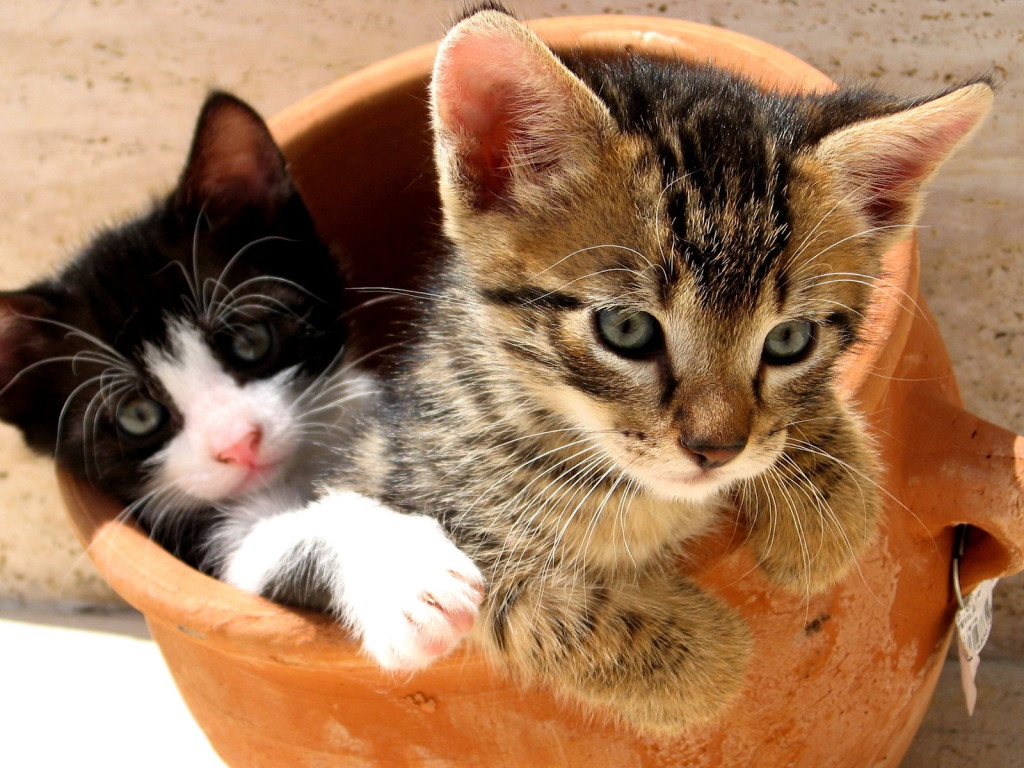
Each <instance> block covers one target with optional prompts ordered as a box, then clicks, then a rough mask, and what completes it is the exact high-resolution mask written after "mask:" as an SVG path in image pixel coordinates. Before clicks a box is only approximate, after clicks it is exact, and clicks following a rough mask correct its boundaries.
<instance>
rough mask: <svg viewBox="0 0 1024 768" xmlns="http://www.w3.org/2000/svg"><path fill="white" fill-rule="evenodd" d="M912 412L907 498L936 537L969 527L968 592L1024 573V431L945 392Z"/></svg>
mask: <svg viewBox="0 0 1024 768" xmlns="http://www.w3.org/2000/svg"><path fill="white" fill-rule="evenodd" d="M927 400H928V401H927V402H920V403H919V404H918V407H917V408H914V409H913V413H914V415H915V416H916V419H915V423H914V424H913V429H912V430H908V431H907V432H906V434H911V435H913V436H914V438H913V441H914V445H913V446H910V447H909V450H908V451H907V459H906V462H907V463H906V466H905V470H906V474H905V475H904V477H905V478H906V481H905V485H904V494H903V501H904V502H905V503H906V504H907V506H909V507H910V509H912V510H913V511H914V514H916V515H918V516H919V517H921V518H922V520H924V521H925V522H926V523H927V524H928V526H929V528H930V529H932V533H933V535H936V536H938V535H939V534H940V533H941V532H942V531H943V530H945V529H948V528H951V527H955V526H958V525H967V526H970V527H971V529H969V532H968V536H967V546H966V549H965V551H964V556H963V559H962V561H961V563H960V583H961V585H962V587H963V590H964V592H965V593H966V592H969V591H970V590H972V589H974V587H976V586H977V585H978V584H979V583H980V582H982V581H984V580H985V579H991V578H1003V577H1006V576H1012V575H1013V574H1015V573H1019V572H1020V571H1022V570H1024V436H1021V435H1016V434H1014V433H1013V432H1011V431H1009V430H1007V429H1003V428H1002V427H998V426H996V425H995V424H991V423H989V422H987V421H985V420H984V419H980V418H978V417H977V416H975V415H973V414H971V413H968V412H967V411H965V410H964V409H963V408H961V407H960V406H958V405H956V404H955V403H952V402H950V401H949V400H948V399H943V398H941V397H935V396H927Z"/></svg>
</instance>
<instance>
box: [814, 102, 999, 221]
mask: <svg viewBox="0 0 1024 768" xmlns="http://www.w3.org/2000/svg"><path fill="white" fill-rule="evenodd" d="M991 104H992V89H991V88H990V87H989V86H988V85H987V84H986V83H983V82H980V83H974V84H972V85H967V86H964V87H962V88H958V89H957V90H955V91H952V92H950V93H946V94H944V95H941V96H939V97H937V98H934V99H931V100H928V101H925V102H923V103H920V104H918V105H916V106H913V107H910V108H909V109H905V110H903V111H900V112H895V113H893V114H889V115H885V116H884V117H877V118H874V119H871V120H864V121H862V122H858V123H854V124H853V125H851V126H848V127H846V128H842V129H840V130H838V131H836V132H835V133H832V134H830V135H828V136H826V137H825V138H824V139H823V140H822V141H821V142H820V143H819V144H818V146H817V147H816V148H815V154H816V156H817V157H818V159H819V160H821V161H822V163H823V164H824V165H825V167H826V168H829V169H830V170H831V171H832V172H833V173H834V174H835V175H836V177H837V179H838V181H839V183H840V185H841V186H842V187H843V188H844V189H845V192H846V194H847V195H848V196H849V199H851V200H852V201H853V202H854V204H855V205H856V206H857V207H858V208H859V209H860V211H861V213H862V214H863V216H864V217H865V218H866V219H867V221H868V223H869V224H870V225H871V226H872V228H874V229H875V230H876V231H880V232H881V231H883V230H884V232H882V234H889V235H891V236H892V238H895V237H899V236H900V235H901V234H902V233H901V230H902V229H903V228H904V227H906V226H911V225H913V224H914V223H915V222H916V221H917V216H918V213H919V211H920V208H921V202H922V198H923V188H924V186H925V184H926V183H927V182H928V180H929V179H930V178H931V177H932V176H933V175H934V174H935V172H936V171H937V170H938V168H939V166H940V165H942V163H944V162H945V161H946V160H947V159H948V158H949V156H950V155H952V154H953V152H954V151H956V149H957V147H959V146H960V145H961V144H962V143H963V142H964V141H966V140H967V139H968V137H970V135H971V133H973V132H974V130H975V129H976V128H977V127H978V125H979V124H980V123H981V121H982V120H983V119H984V117H985V115H986V114H987V113H988V111H989V108H990V106H991ZM884 239H891V238H884Z"/></svg>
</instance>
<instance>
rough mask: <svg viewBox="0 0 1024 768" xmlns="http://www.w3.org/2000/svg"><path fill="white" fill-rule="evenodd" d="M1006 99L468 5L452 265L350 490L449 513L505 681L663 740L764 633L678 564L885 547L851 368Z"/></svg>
mask: <svg viewBox="0 0 1024 768" xmlns="http://www.w3.org/2000/svg"><path fill="white" fill-rule="evenodd" d="M990 97H991V94H990V88H989V87H988V86H987V85H986V84H984V83H980V82H979V83H973V84H971V85H967V86H965V87H963V88H959V89H956V90H952V91H950V92H948V93H945V94H941V95H939V96H936V97H930V98H922V99H916V100H901V99H896V98H892V97H888V96H883V95H880V94H877V93H872V92H863V91H838V92H835V93H829V94H817V95H811V96H795V95H785V94H773V93H766V92H763V91H762V90H760V89H759V88H758V87H757V86H755V85H753V84H751V83H749V82H746V81H744V80H742V79H740V78H738V77H736V76H733V75H730V74H726V73H723V72H720V71H718V70H716V69H713V68H711V67H706V66H692V65H689V64H685V63H679V62H674V61H662V60H655V59H651V58H646V57H644V56H640V55H624V56H622V57H613V58H601V59H597V58H589V57H587V56H585V55H582V54H579V55H570V56H567V57H564V58H559V57H557V56H555V55H554V54H553V53H552V52H551V51H550V50H549V49H548V48H547V47H546V46H545V45H544V44H543V43H542V42H541V41H540V40H539V39H538V38H537V37H536V36H535V35H534V34H533V33H532V32H530V31H529V30H528V29H527V28H526V27H525V26H523V25H521V24H520V23H518V22H517V21H515V20H514V19H513V18H512V17H511V16H509V15H507V14H505V13H503V12H501V11H500V10H498V9H496V8H488V9H484V10H481V11H479V12H477V13H475V14H474V15H471V16H470V17H469V18H467V19H465V20H463V21H462V22H461V23H459V24H458V25H457V26H455V27H454V28H453V29H452V30H451V32H450V33H449V34H448V35H447V37H446V38H445V39H444V41H443V42H442V44H441V46H440V50H439V53H438V56H437V60H436V64H435V68H434V73H433V81H432V85H431V109H432V115H433V126H434V133H435V153H436V159H437V167H438V170H439V174H440V189H441V197H442V203H443V214H444V225H445V232H446V234H447V236H448V238H450V241H451V245H452V247H451V250H450V253H449V254H448V257H447V260H446V262H445V263H444V264H443V266H442V268H441V269H439V271H438V275H437V279H436V284H435V285H434V287H433V293H432V294H428V296H430V298H431V300H430V301H429V302H425V303H428V304H429V306H428V307H425V308H424V312H425V318H424V320H423V322H422V324H421V328H422V337H421V338H420V339H419V340H418V341H417V343H416V346H415V347H414V348H413V350H412V351H411V352H410V354H409V355H408V358H407V359H406V360H405V362H404V368H403V369H402V370H401V371H399V372H398V373H397V374H396V376H395V377H394V378H393V379H392V380H390V381H388V382H384V386H385V387H386V388H387V393H386V395H385V396H384V398H383V401H384V407H383V408H382V409H381V410H379V411H376V412H375V413H373V414H370V415H369V417H370V418H371V419H373V420H375V421H376V423H375V424H374V425H371V426H372V428H370V429H368V430H367V432H366V436H365V439H364V440H363V441H362V443H361V444H360V445H358V446H357V447H356V449H355V450H354V451H353V456H352V461H351V466H350V467H348V469H347V470H346V471H345V472H343V474H342V477H341V479H340V481H341V483H342V484H347V485H350V486H352V487H355V488H358V489H359V490H361V491H363V492H364V493H366V494H368V495H370V496H373V497H375V498H378V499H380V500H381V501H383V502H385V503H387V504H389V505H392V506H394V507H395V508H398V509H403V510H405V511H408V512H412V513H429V514H434V515H436V516H437V517H438V518H439V519H440V520H442V522H443V524H444V526H445V527H446V528H447V530H448V531H449V532H450V534H451V536H452V537H453V539H454V540H455V541H456V542H457V543H458V544H459V545H460V546H461V547H462V548H463V549H464V550H465V551H466V552H467V553H469V554H470V555H471V556H472V558H473V560H474V561H475V562H476V563H477V565H479V566H480V568H481V569H482V570H483V572H484V575H485V577H486V580H487V583H488V594H487V597H486V599H485V601H484V604H483V607H482V614H481V621H480V622H478V625H477V629H476V630H475V633H474V637H475V640H476V641H478V643H479V644H480V645H481V646H482V647H483V648H484V649H485V650H486V651H487V652H488V653H489V654H490V655H491V656H492V658H493V659H494V660H495V661H496V662H497V663H498V664H499V665H501V666H502V667H503V668H505V669H507V670H509V671H510V672H512V673H513V674H514V675H515V676H517V677H518V678H519V679H523V680H526V681H537V682H542V683H545V684H548V685H551V686H552V687H553V688H554V689H555V690H556V691H557V692H558V693H559V694H561V695H562V696H565V697H567V698H569V699H570V700H572V701H576V702H581V703H585V704H588V705H592V706H594V705H596V706H597V707H598V708H599V709H603V710H604V711H606V712H610V713H614V714H616V715H617V716H619V717H620V718H621V719H622V720H623V721H625V722H627V723H630V724H632V725H633V726H635V727H637V728H639V729H641V730H643V731H647V732H659V731H672V730H675V729H678V728H680V727H682V726H685V725H687V724H690V723H696V722H700V721H705V720H707V719H709V718H712V717H714V716H716V715H718V714H719V713H720V712H721V711H722V709H723V707H724V706H726V705H727V703H728V702H729V701H730V699H731V698H732V697H733V695H734V694H736V692H737V691H738V690H739V689H740V687H741V685H742V681H743V677H744V670H745V666H746V663H747V660H748V654H749V651H750V640H749V636H748V630H747V628H746V626H745V624H744V622H743V621H742V620H741V619H740V618H739V617H738V616H737V615H736V614H735V613H734V612H733V611H732V610H731V609H730V608H728V607H727V606H726V605H724V604H723V603H722V602H720V601H719V600H718V599H716V598H715V597H713V596H711V595H709V594H706V593H704V592H703V591H701V590H700V589H699V588H698V587H697V586H695V584H693V583H692V582H691V581H690V580H689V579H688V578H687V577H685V576H683V575H681V574H680V573H679V572H678V571H677V569H676V567H675V566H676V558H677V557H678V556H679V555H681V554H683V555H685V553H686V552H687V551H692V548H694V547H698V546H699V541H698V537H699V536H701V534H704V533H706V532H708V531H709V530H710V529H711V528H713V527H714V526H715V525H716V523H719V522H720V521H725V520H729V519H731V518H734V517H735V516H736V515H739V516H740V517H741V518H742V519H743V521H744V523H745V525H746V527H747V530H748V533H747V534H746V535H747V536H748V539H749V543H750V545H751V546H752V547H753V548H754V551H755V552H756V554H757V556H758V558H759V561H760V566H761V568H762V569H763V570H764V572H765V573H766V574H767V575H768V577H769V578H771V579H772V580H773V581H775V582H776V583H778V584H780V585H784V586H786V587H790V588H793V589H797V590H821V589H824V588H826V587H828V586H829V585H831V584H834V583H835V582H836V581H837V580H839V579H841V578H842V577H843V576H844V574H845V573H846V572H847V570H848V568H849V567H850V565H851V563H852V562H853V561H854V559H855V557H856V556H857V554H858V552H860V550H861V549H862V548H863V546H864V545H865V543H866V542H868V541H869V540H870V539H871V538H872V536H873V535H874V534H875V530H876V523H877V518H878V514H879V513H878V506H879V504H878V500H877V498H876V491H875V482H874V480H873V477H874V474H875V467H874V458H873V455H872V452H871V448H870V445H869V441H868V439H867V438H866V437H865V434H864V431H863V429H862V427H861V425H860V423H859V421H858V419H857V417H856V416H855V415H853V414H852V413H851V411H850V409H849V407H848V406H847V405H846V404H844V402H843V401H842V400H841V399H840V398H839V397H838V395H837V393H836V389H835V371H836V366H837V362H838V360H839V359H840V357H841V356H842V355H843V354H844V353H846V352H847V351H848V350H850V349H851V347H853V346H854V345H855V344H856V342H857V340H858V338H859V334H860V331H861V326H862V323H863V319H864V316H865V314H866V312H867V309H868V304H869V301H870V296H871V283H872V278H873V277H875V276H877V275H878V272H879V268H880V267H879V264H880V257H881V255H882V253H883V252H884V251H885V250H886V249H887V248H888V247H889V246H890V245H892V244H893V243H895V242H896V241H897V240H899V239H900V238H903V237H905V236H907V234H908V229H909V227H911V226H912V225H913V223H914V221H915V219H916V216H917V212H918V208H919V206H920V198H921V188H922V185H923V184H924V183H925V181H926V180H927V179H928V178H929V177H930V176H931V175H932V173H933V172H934V171H935V170H936V168H937V167H938V166H939V165H940V164H941V162H942V161H943V160H944V159H945V158H946V157H947V156H948V155H949V154H950V153H951V152H952V151H953V150H954V148H955V147H956V146H957V145H958V144H959V143H960V142H961V141H962V140H963V139H964V138H965V137H966V136H967V135H968V134H969V133H970V132H971V130H972V129H973V128H974V127H975V126H976V124H977V123H978V122H979V121H980V120H981V118H982V117H983V116H984V114H985V113H986V111H987V110H988V107H989V103H990ZM737 509H738V510H739V511H738V512H736V511H735V510H737Z"/></svg>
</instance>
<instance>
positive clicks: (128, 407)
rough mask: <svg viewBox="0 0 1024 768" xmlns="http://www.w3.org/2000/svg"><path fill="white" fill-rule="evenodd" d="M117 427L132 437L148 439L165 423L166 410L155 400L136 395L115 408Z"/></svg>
mask: <svg viewBox="0 0 1024 768" xmlns="http://www.w3.org/2000/svg"><path fill="white" fill-rule="evenodd" d="M115 418H116V419H117V426H118V427H119V428H120V430H121V431H122V432H124V433H125V434H128V435H131V436H132V437H148V436H149V435H152V434H153V433H154V432H156V431H157V430H158V429H160V427H162V426H163V425H164V422H165V421H167V409H166V408H164V407H163V406H162V405H160V403H158V402H157V401H156V400H154V399H152V398H150V397H145V396H143V395H137V396H135V397H131V398H128V399H127V400H124V401H122V402H121V403H119V404H118V406H117V413H116V414H115Z"/></svg>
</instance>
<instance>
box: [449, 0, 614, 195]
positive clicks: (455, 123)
mask: <svg viewBox="0 0 1024 768" xmlns="http://www.w3.org/2000/svg"><path fill="white" fill-rule="evenodd" d="M431 106H432V110H433V122H434V131H435V136H436V139H437V141H436V143H435V147H436V153H437V160H438V166H439V168H440V170H441V187H442V194H443V195H444V196H445V203H446V204H448V203H452V204H454V203H461V204H462V205H463V206H468V207H469V208H470V209H476V210H485V209H490V208H493V207H502V206H507V205H509V204H519V205H529V204H530V203H531V202H532V203H534V204H540V205H543V204H544V200H548V199H550V197H551V195H552V193H555V194H557V193H558V192H559V191H564V192H569V191H571V189H572V188H573V181H574V180H575V179H580V178H581V177H582V176H583V175H584V174H585V171H586V169H587V167H588V166H589V165H590V164H591V163H592V162H593V160H592V158H593V157H594V156H595V155H596V154H597V152H596V150H597V147H598V146H599V145H600V142H601V140H602V138H603V137H604V136H606V135H608V134H609V133H610V132H611V131H612V130H614V124H613V121H612V118H611V115H610V114H609V112H608V109H607V107H605V105H604V104H603V103H601V101H600V100H599V99H598V98H597V96H595V95H594V93H593V92H592V91H590V89H588V88H587V87H586V86H585V85H584V84H583V83H582V82H581V81H580V80H579V78H577V77H576V76H575V75H574V74H572V73H571V72H570V71H569V70H568V69H566V67H565V66H564V65H563V64H562V63H561V62H560V61H559V60H558V59H557V58H556V57H555V56H554V55H553V54H552V53H551V51H550V50H549V49H548V47H547V46H546V45H544V43H543V42H542V41H541V40H540V38H538V37H537V36H536V35H535V34H534V33H533V32H531V31H530V30H529V29H527V28H526V27H525V26H523V25H522V24H520V23H519V22H518V21H516V20H515V19H514V18H512V17H511V16H509V15H507V14H505V13H502V12H500V11H496V10H483V11H480V12H478V13H475V14H474V15H472V16H470V17H469V18H468V19H466V20H465V21H463V22H461V23H460V24H458V25H456V26H455V27H454V28H453V29H452V30H451V32H449V33H448V35H447V37H445V39H444V40H443V41H442V43H441V47H440V49H439V51H438V55H437V59H436V62H435V65H434V75H433V81H432V84H431ZM460 207H461V206H460Z"/></svg>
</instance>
